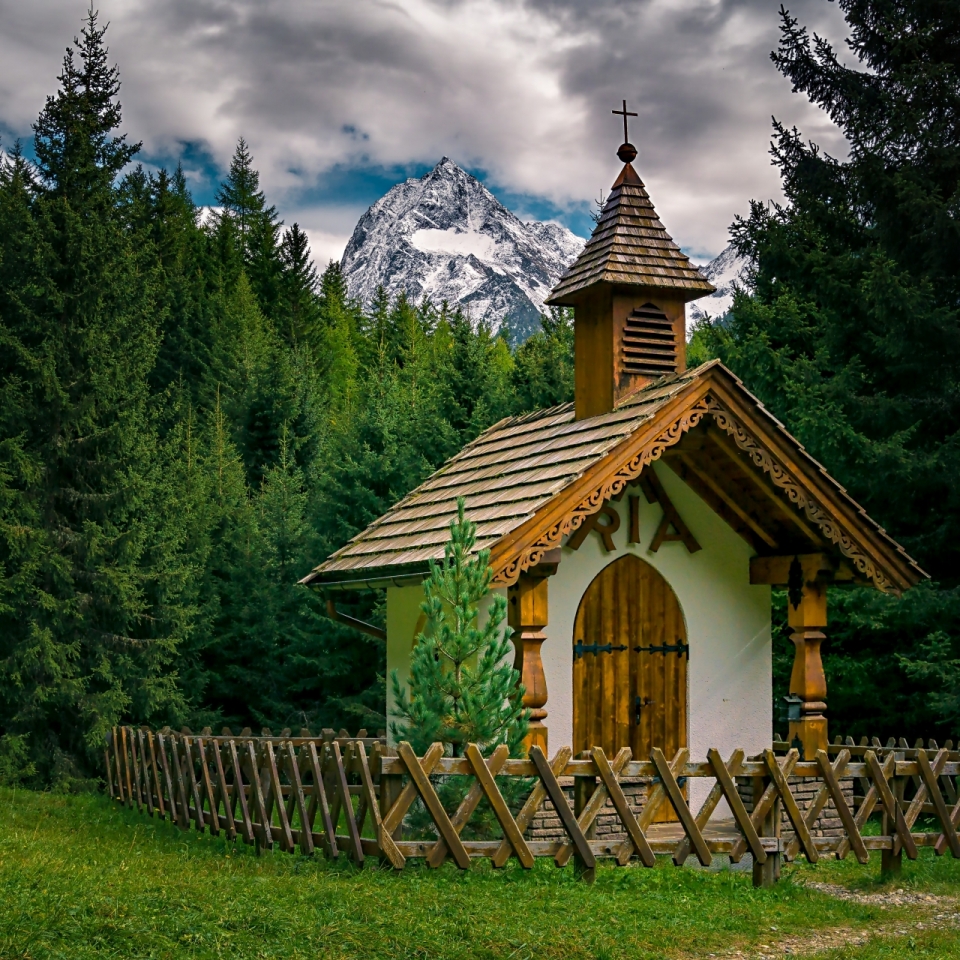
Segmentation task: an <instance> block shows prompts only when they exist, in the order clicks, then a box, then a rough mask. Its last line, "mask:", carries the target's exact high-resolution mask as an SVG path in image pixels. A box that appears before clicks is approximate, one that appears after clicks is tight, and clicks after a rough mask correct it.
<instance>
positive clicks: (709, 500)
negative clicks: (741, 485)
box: [663, 456, 766, 553]
mask: <svg viewBox="0 0 960 960" xmlns="http://www.w3.org/2000/svg"><path fill="white" fill-rule="evenodd" d="M663 461H664V463H666V465H667V466H668V467H669V468H670V469H671V470H672V471H673V472H674V473H675V474H676V475H677V476H678V477H679V478H680V479H681V480H682V481H683V482H684V483H685V484H686V485H687V486H688V487H690V489H691V490H693V492H694V493H696V494H697V496H698V497H700V499H701V500H703V502H704V503H706V504H707V506H709V507H710V509H711V510H713V511H714V513H716V514H717V516H718V517H720V518H721V519H722V520H723V521H724V522H725V523H728V524H729V525H730V527H731V528H732V529H733V530H734V531H735V532H736V533H737V534H738V535H739V536H740V537H742V538H743V540H744V541H745V542H746V543H747V544H749V546H750V548H751V549H752V550H754V551H755V552H757V553H762V552H763V550H764V549H766V547H765V544H764V542H763V541H762V540H760V539H759V538H758V537H757V536H755V535H754V534H753V532H752V531H751V529H750V528H749V527H748V526H747V525H746V524H745V523H743V521H741V520H740V518H739V517H738V516H737V515H736V514H735V513H734V512H733V511H732V510H731V509H730V508H729V507H728V506H727V505H726V504H725V503H724V502H723V501H722V500H721V499H720V498H719V497H718V496H717V495H716V494H715V493H714V492H713V490H711V489H710V487H708V486H707V485H706V484H705V483H704V482H703V481H702V480H701V479H700V478H699V477H698V476H696V474H694V473H692V472H691V471H690V470H688V469H687V467H686V465H685V464H684V463H683V461H682V460H680V458H679V457H671V458H670V459H668V458H667V457H666V456H664V457H663Z"/></svg>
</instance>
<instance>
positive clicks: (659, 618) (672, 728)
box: [573, 554, 687, 819]
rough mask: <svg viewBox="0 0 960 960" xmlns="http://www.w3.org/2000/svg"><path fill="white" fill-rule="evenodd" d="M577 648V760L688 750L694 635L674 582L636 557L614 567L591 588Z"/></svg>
mask: <svg viewBox="0 0 960 960" xmlns="http://www.w3.org/2000/svg"><path fill="white" fill-rule="evenodd" d="M573 643H574V661H573V749H574V753H575V754H576V753H579V752H580V751H581V750H589V749H590V748H591V747H594V746H599V747H602V748H603V750H604V752H605V753H606V755H607V756H608V757H613V756H614V755H615V754H616V752H617V751H618V750H619V749H620V748H621V747H630V748H631V749H632V750H633V755H634V757H635V758H638V759H647V758H649V756H650V751H651V749H652V748H653V747H659V748H660V749H661V750H663V752H664V754H666V756H667V759H668V760H672V759H673V757H674V755H675V754H676V752H677V750H678V749H680V748H681V747H685V746H686V745H687V650H686V643H687V634H686V628H685V626H684V622H683V616H682V615H681V613H680V604H679V603H678V602H677V597H676V594H675V593H674V592H673V590H672V589H671V587H670V585H669V584H668V583H667V581H666V580H664V579H663V577H662V576H661V575H660V574H659V573H658V572H657V571H656V570H655V569H654V568H653V567H651V566H650V564H649V563H645V562H644V561H643V560H641V559H640V558H639V557H635V556H633V555H632V554H628V555H627V556H624V557H621V558H620V559H619V560H615V561H614V562H613V563H611V564H610V565H609V566H607V567H605V568H604V569H603V570H602V571H601V572H600V573H599V574H598V575H597V577H596V578H595V579H594V580H593V582H592V583H591V584H590V586H589V587H587V590H586V592H585V593H584V595H583V599H582V600H581V601H580V609H579V610H578V611H577V619H576V623H575V626H574V631H573ZM577 644H580V647H579V648H578V646H577ZM594 645H596V647H597V649H596V652H594V650H592V649H591V648H592V647H593V646H594ZM608 645H609V647H610V648H611V649H610V652H606V651H605V650H603V649H602V648H604V647H607V646H608ZM651 647H653V648H657V647H660V648H668V649H666V650H663V649H661V650H656V649H654V650H651V649H650V648H651ZM670 647H672V648H674V649H672V650H671V649H669V648H670ZM678 648H679V649H678ZM578 650H579V654H578ZM638 721H639V722H638ZM658 819H661V818H658Z"/></svg>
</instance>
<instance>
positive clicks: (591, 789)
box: [573, 750, 597, 883]
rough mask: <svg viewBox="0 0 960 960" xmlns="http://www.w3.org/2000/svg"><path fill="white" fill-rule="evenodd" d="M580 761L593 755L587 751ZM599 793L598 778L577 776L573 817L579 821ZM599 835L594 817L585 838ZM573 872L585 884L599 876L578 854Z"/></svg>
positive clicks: (579, 758) (574, 859) (574, 788)
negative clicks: (591, 799)
mask: <svg viewBox="0 0 960 960" xmlns="http://www.w3.org/2000/svg"><path fill="white" fill-rule="evenodd" d="M577 759H578V760H590V761H592V760H593V754H592V753H591V752H590V751H589V750H585V751H584V752H583V753H581V754H580V755H579V756H578V757H577ZM596 791H597V778H596V776H589V775H588V776H580V775H577V776H575V777H574V780H573V815H574V816H575V817H576V818H577V819H578V820H579V819H580V816H581V814H582V813H583V811H584V809H585V808H586V806H587V804H588V803H589V802H590V798H591V797H592V796H593V795H594V793H596ZM596 835H597V818H596V817H594V820H593V823H591V824H590V826H589V828H588V829H587V830H586V831H584V836H585V837H586V839H587V840H593V839H594V838H595V837H596ZM573 872H574V874H575V875H576V876H577V878H578V879H580V880H583V881H584V882H585V883H593V881H594V880H595V879H596V876H597V869H596V867H591V866H588V865H587V864H586V863H584V862H583V859H582V858H581V857H580V856H579V855H578V854H576V853H574V857H573Z"/></svg>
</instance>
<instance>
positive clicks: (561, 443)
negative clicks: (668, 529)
mask: <svg viewBox="0 0 960 960" xmlns="http://www.w3.org/2000/svg"><path fill="white" fill-rule="evenodd" d="M707 400H709V402H710V403H711V404H713V406H708V407H703V406H702V404H703V403H704V402H706V401H707ZM693 405H700V409H701V410H702V411H703V412H702V413H701V414H698V415H697V417H696V418H694V419H693V420H688V421H687V422H688V427H689V426H692V425H693V424H695V423H697V422H698V421H699V418H700V416H702V415H705V413H706V412H707V411H708V409H709V410H713V411H715V412H714V413H712V414H711V415H712V416H713V417H714V418H715V420H716V422H717V423H718V424H720V425H721V427H722V428H723V429H725V430H726V431H727V433H728V434H730V435H731V436H734V438H735V439H737V444H738V446H739V447H740V449H741V452H742V453H743V454H744V455H745V456H744V459H743V466H744V469H750V470H753V469H757V470H761V471H766V472H767V474H768V475H769V477H770V479H771V480H772V481H773V484H774V485H775V486H777V487H779V488H780V493H781V494H783V493H785V494H786V499H785V501H784V502H785V503H786V502H790V503H792V504H793V505H794V509H797V510H799V511H800V512H801V513H803V514H804V516H805V518H806V520H807V521H809V522H811V523H813V524H814V525H815V526H816V527H818V528H819V530H820V532H821V533H822V534H823V537H822V541H821V542H823V541H828V542H829V543H831V544H833V548H835V549H836V550H838V551H839V552H840V553H841V554H843V555H844V556H846V557H847V558H848V559H851V560H852V561H853V563H854V565H855V566H856V567H857V569H858V570H859V571H860V573H861V574H862V575H863V576H864V577H865V578H866V579H872V580H874V582H875V584H876V585H877V586H878V587H879V588H880V589H891V590H893V591H895V592H896V591H898V590H902V589H906V588H907V587H909V586H911V585H912V584H914V583H917V582H918V581H919V580H920V579H921V578H922V577H925V576H926V574H924V573H923V571H922V570H921V569H920V568H919V567H918V566H917V565H916V563H915V562H914V561H913V560H912V559H911V558H910V557H909V556H907V554H906V553H905V552H904V550H903V548H902V547H901V546H900V545H899V544H897V543H896V541H894V540H893V539H892V538H891V537H890V536H889V535H888V534H887V533H886V532H885V531H884V530H883V529H882V528H881V527H879V526H878V525H877V524H876V523H875V522H874V521H873V520H872V519H871V518H870V517H869V516H867V514H866V512H865V511H864V510H863V508H862V507H860V506H859V505H858V504H857V503H855V502H854V501H853V500H852V499H851V498H850V496H849V495H848V494H847V492H846V491H845V490H844V489H843V487H841V486H840V485H839V484H838V483H837V482H836V481H835V480H834V479H833V478H832V477H830V475H829V474H828V473H827V471H826V470H825V469H824V468H823V467H822V466H821V465H820V464H819V463H817V462H816V460H814V459H813V458H812V457H811V456H810V455H809V454H808V453H807V452H806V451H805V450H804V449H803V447H802V446H800V444H799V443H797V441H796V440H795V439H794V438H793V437H792V436H790V434H789V433H788V432H787V431H786V429H785V428H784V427H783V425H782V424H781V423H779V421H777V420H776V419H775V418H774V417H772V416H771V415H770V414H769V413H768V412H767V411H766V410H765V409H764V407H763V405H762V404H761V403H760V402H759V401H758V400H757V399H756V397H754V396H752V395H751V394H750V393H749V392H748V391H747V390H746V389H745V388H744V386H743V384H742V383H741V382H740V381H739V380H738V379H737V378H736V377H735V376H734V375H733V374H732V373H731V372H730V371H729V370H727V369H726V368H725V367H724V366H723V365H722V364H721V363H720V362H719V361H717V360H712V361H710V362H709V363H706V364H704V365H703V366H701V367H698V368H696V369H694V370H689V371H687V372H685V373H682V374H674V375H672V376H669V377H664V378H662V379H660V380H658V381H655V382H654V383H652V384H650V385H649V386H646V387H644V388H643V389H641V390H638V391H637V392H636V393H634V394H632V395H631V396H630V397H628V398H626V399H625V400H623V401H621V403H620V404H619V405H618V406H617V408H616V409H615V410H614V411H613V412H611V413H607V414H603V415H601V416H597V417H589V418H583V419H580V420H576V419H575V418H574V407H573V404H572V403H568V404H563V405H562V406H558V407H552V408H550V409H547V410H539V411H536V412H534V413H530V414H525V415H523V416H518V417H509V418H507V419H505V420H501V421H500V422H499V423H497V424H495V425H494V426H492V427H490V429H489V430H487V431H486V432H485V433H483V434H481V435H480V436H479V437H478V438H477V439H476V440H474V441H473V443H471V444H468V445H467V446H466V447H464V449H463V450H461V451H460V453H458V454H457V455H456V456H455V457H453V458H452V459H450V460H448V461H447V463H445V464H444V465H443V466H442V467H441V468H440V469H439V470H438V471H437V472H436V473H434V474H433V475H432V476H431V477H429V478H428V479H427V480H426V481H425V482H424V483H422V484H421V485H420V486H419V487H417V488H416V489H415V490H414V491H413V492H412V493H410V494H408V495H407V496H406V497H404V498H403V499H402V500H401V501H400V502H399V503H397V504H396V505H395V506H394V507H392V508H391V509H390V510H389V511H387V513H385V514H384V515H383V516H382V517H381V518H380V519H379V520H377V521H375V522H374V523H372V524H371V525H370V526H369V527H367V529H366V530H364V531H363V532H362V533H360V534H358V535H357V536H356V537H354V538H353V539H352V540H350V541H349V543H347V544H346V545H345V546H344V547H342V548H341V549H340V550H338V551H337V552H336V553H334V554H332V555H331V556H330V557H329V558H327V559H326V560H325V561H324V562H323V563H321V564H320V565H319V566H318V567H317V568H316V569H315V570H313V571H312V572H311V573H310V574H308V575H307V576H306V577H304V579H303V580H302V581H301V582H302V583H308V584H313V585H315V586H320V587H327V588H332V589H340V588H341V587H347V586H350V585H353V586H358V585H363V584H366V585H374V584H378V583H379V584H380V585H383V583H384V582H385V581H390V580H396V578H402V577H404V576H408V575H409V576H412V577H419V575H421V574H422V573H423V572H425V571H426V569H427V566H428V563H429V561H430V560H438V559H440V558H442V556H443V548H444V545H445V544H446V542H447V541H448V539H449V526H450V523H451V521H452V520H453V519H454V517H455V516H456V512H457V498H458V497H461V496H463V497H465V498H466V506H467V515H468V516H469V517H470V519H471V520H473V521H474V522H475V523H476V524H477V549H478V550H480V549H483V548H485V547H489V548H491V549H492V552H493V554H494V556H492V557H491V563H492V564H493V565H494V566H495V568H496V569H497V570H501V568H502V570H501V574H503V575H506V574H505V571H506V569H507V568H506V567H505V566H504V564H507V565H508V566H510V569H513V568H514V567H515V566H516V563H519V562H526V561H524V560H523V557H528V558H532V557H533V555H534V553H537V552H538V545H539V544H547V545H549V546H551V547H552V546H559V545H560V538H561V537H562V536H563V534H564V533H565V532H567V531H569V530H571V529H573V528H572V527H571V520H570V518H571V517H572V514H571V513H570V511H575V512H577V511H580V510H582V509H587V511H588V512H594V511H595V510H596V509H599V506H600V505H601V504H602V502H603V498H605V497H608V496H611V495H614V494H615V493H616V492H617V490H615V489H614V488H613V485H612V483H613V480H614V476H617V477H619V476H626V475H625V474H623V470H624V469H628V471H629V472H630V476H633V475H639V471H640V470H642V469H643V466H642V464H643V463H646V462H652V460H653V459H656V458H657V457H659V456H660V454H661V453H662V452H663V450H664V449H665V447H666V446H669V445H671V444H674V443H676V442H677V441H678V440H679V439H680V437H681V436H682V430H679V429H677V428H678V426H679V422H680V421H678V420H677V418H678V417H681V418H683V417H686V416H687V415H688V413H689V412H690V411H691V410H692V409H693ZM725 405H726V406H725ZM684 411H687V413H684ZM738 411H739V412H738ZM737 418H740V419H741V420H743V422H744V423H747V424H748V426H749V425H750V424H752V427H750V429H751V430H754V431H755V433H754V436H755V437H758V438H759V443H760V446H758V444H757V442H755V440H754V439H753V437H752V436H751V435H749V431H748V432H747V433H745V434H744V435H743V436H739V434H740V431H741V427H740V426H739V425H738V419H737ZM724 423H725V424H726V426H725V427H724V426H723V424H724ZM665 427H666V432H664V428H665ZM764 446H765V448H766V449H767V450H768V451H770V455H769V456H768V455H767V454H766V453H764V449H763V448H764ZM657 447H659V452H656V453H654V452H653V450H654V448H657ZM628 464H629V465H630V466H629V467H627V465H628ZM617 482H618V483H619V487H617V489H619V490H622V488H623V486H624V484H625V483H626V482H632V481H627V480H623V479H621V480H619V481H617ZM598 484H599V487H598V486H597V485H598ZM603 491H607V492H603ZM584 497H586V498H587V499H586V500H584V499H583V498H584ZM578 504H580V506H578ZM591 504H592V506H590V505H591ZM558 518H564V519H562V520H561V522H560V523H559V524H558ZM578 522H579V521H578ZM816 549H820V548H819V547H818V548H816ZM789 552H791V553H792V552H795V551H794V550H792V549H791V550H790V551H789ZM542 553H543V550H542V549H539V553H538V555H542ZM531 562H536V561H532V560H531ZM513 572H514V574H518V572H519V570H514V571H513ZM498 575H499V574H498ZM504 582H512V580H509V579H508V580H506V581H504Z"/></svg>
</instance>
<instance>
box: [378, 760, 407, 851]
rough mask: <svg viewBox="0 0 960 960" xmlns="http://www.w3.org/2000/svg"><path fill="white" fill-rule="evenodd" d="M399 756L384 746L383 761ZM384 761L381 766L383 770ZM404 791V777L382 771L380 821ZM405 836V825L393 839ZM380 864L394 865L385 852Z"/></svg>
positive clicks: (399, 827) (401, 826) (399, 828)
mask: <svg viewBox="0 0 960 960" xmlns="http://www.w3.org/2000/svg"><path fill="white" fill-rule="evenodd" d="M396 755H397V751H396V749H394V748H393V747H392V746H389V745H386V744H385V745H384V746H383V748H382V749H381V751H380V756H381V757H382V758H383V759H386V758H387V757H395V756H396ZM382 762H383V761H382V760H381V761H380V765H381V768H382ZM402 790H403V777H402V775H400V774H397V773H383V772H382V769H381V773H380V821H381V823H382V822H383V821H384V820H385V819H386V817H387V814H388V813H389V812H390V809H391V808H392V807H393V805H394V804H395V803H396V802H397V800H398V799H399V797H400V792H401V791H402ZM402 834H403V824H402V823H401V824H399V825H398V826H397V829H396V830H394V831H393V834H392V836H393V839H394V840H399V839H400V838H401V836H402ZM379 860H380V864H381V865H382V866H384V867H392V866H393V864H392V863H391V862H390V860H389V858H388V857H386V856H385V855H384V853H383V851H382V850H381V851H380V857H379Z"/></svg>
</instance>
